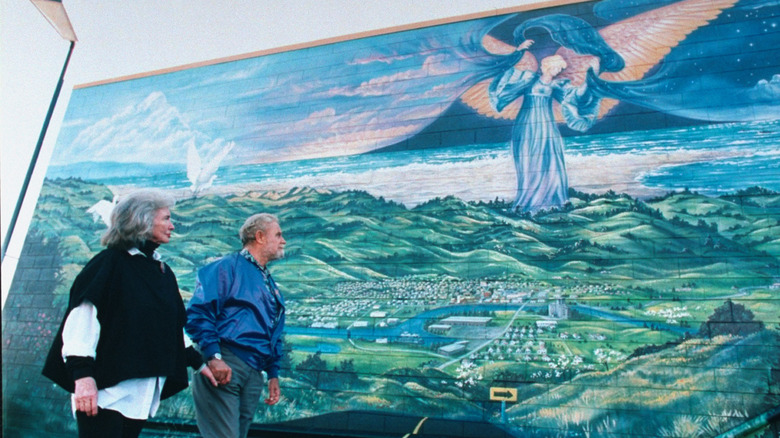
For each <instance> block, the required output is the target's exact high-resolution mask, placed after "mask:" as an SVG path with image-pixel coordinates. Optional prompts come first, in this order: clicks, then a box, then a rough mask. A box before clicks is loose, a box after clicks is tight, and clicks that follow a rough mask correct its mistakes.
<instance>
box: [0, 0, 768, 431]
mask: <svg viewBox="0 0 780 438" xmlns="http://www.w3.org/2000/svg"><path fill="white" fill-rule="evenodd" d="M778 47H780V4H778V2H777V1H773V0H682V1H659V0H652V1H650V0H633V1H624V0H621V1H617V0H603V1H599V2H582V3H575V4H569V5H560V6H556V7H549V8H544V9H535V10H525V9H520V8H518V10H517V11H516V12H507V13H506V14H503V15H498V16H496V15H494V14H490V15H488V14H486V15H485V17H483V18H473V17H471V18H469V19H467V20H451V21H448V22H443V23H439V24H436V25H430V26H424V27H420V28H416V29H411V30H404V31H397V32H392V33H383V34H378V35H374V36H369V37H363V38H359V39H347V40H344V41H339V42H332V43H328V44H321V45H315V46H312V47H307V48H301V49H296V50H290V51H283V52H278V53H269V54H261V55H256V56H255V55H253V56H247V57H244V58H242V59H234V60H227V61H220V62H215V63H213V64H210V65H205V66H198V67H192V68H182V69H177V70H174V71H169V72H164V73H160V74H150V75H148V76H144V77H138V78H132V79H127V80H119V81H112V82H107V83H104V84H98V85H91V86H85V87H81V88H77V89H76V90H74V92H73V94H72V97H71V100H70V103H69V105H68V110H67V114H66V117H65V121H64V123H63V127H62V130H61V132H60V136H59V138H58V141H57V146H56V150H55V151H54V156H53V158H52V162H51V165H50V167H49V170H48V173H47V178H46V181H45V183H44V187H43V190H42V193H41V196H40V199H39V201H38V205H37V209H36V213H35V218H34V221H33V224H32V226H31V228H30V232H29V234H28V237H27V241H26V244H25V250H24V252H23V256H22V260H21V261H20V266H19V269H18V272H17V275H16V278H15V279H14V283H13V286H12V289H11V293H10V295H9V298H8V301H7V304H6V306H5V308H4V309H3V406H4V419H3V429H4V431H5V432H6V433H8V434H9V436H14V434H16V436H57V434H58V433H66V432H67V431H68V430H73V429H74V428H75V424H73V421H72V419H70V417H69V412H68V409H69V407H68V404H67V396H66V394H64V393H63V392H62V391H61V390H58V389H56V388H54V387H52V385H51V384H50V383H49V382H47V381H45V380H44V379H43V378H42V377H40V376H39V373H40V367H41V364H42V361H43V357H44V355H45V350H46V349H47V348H48V345H49V343H50V341H51V336H52V332H53V331H54V330H55V327H56V326H57V324H58V323H59V321H60V319H61V317H62V312H63V311H64V307H65V301H66V299H67V293H68V289H69V287H70V284H71V282H72V280H73V278H74V276H75V274H76V273H77V272H78V271H79V270H80V268H81V266H83V264H84V263H85V262H86V261H87V260H89V258H91V256H92V255H94V254H95V253H96V252H98V251H99V250H100V245H99V239H100V235H101V233H102V231H103V230H104V229H105V221H106V220H107V212H108V211H110V209H111V207H112V206H113V204H114V202H116V199H117V198H118V197H121V196H122V195H123V194H125V193H127V192H128V191H131V190H133V189H136V188H139V187H157V188H161V189H164V190H167V191H170V192H171V193H174V194H175V195H176V197H177V199H178V201H177V205H176V207H175V209H174V211H173V219H174V223H175V225H176V227H177V228H176V231H175V235H174V238H173V239H172V243H171V244H169V245H166V246H165V247H164V248H163V250H164V256H165V258H166V259H167V260H168V262H169V264H170V265H171V266H172V267H173V268H174V269H175V271H176V274H177V276H178V279H179V284H180V287H181V293H182V295H183V297H184V298H185V300H186V299H187V298H189V296H190V294H191V292H192V289H193V287H194V274H195V272H196V270H197V269H198V268H199V267H200V266H203V265H204V264H206V263H207V262H209V261H211V260H213V259H215V258H216V257H220V256H222V255H225V254H227V253H229V252H231V251H234V250H237V249H238V248H239V246H240V243H239V241H238V239H237V229H238V226H239V225H240V223H242V222H243V220H244V219H245V218H246V217H247V216H248V215H250V214H252V213H255V212H259V211H268V212H272V213H275V214H277V215H279V217H280V219H281V222H282V226H283V228H284V230H285V235H286V238H287V241H288V245H287V256H286V258H285V259H284V260H281V261H278V262H276V263H275V264H274V265H272V271H273V272H274V277H275V278H276V279H277V281H278V283H279V284H280V286H281V288H282V290H283V292H284V293H285V296H286V300H287V303H288V327H287V331H286V336H285V346H286V347H285V348H286V351H287V352H288V354H287V357H286V363H285V369H284V370H283V374H282V379H281V382H282V393H283V396H284V400H283V401H282V402H281V403H280V404H279V405H277V406H274V407H265V406H263V407H261V408H260V410H259V411H258V412H257V413H256V422H257V424H258V425H270V424H272V425H275V427H281V428H288V429H289V430H298V429H300V428H303V429H306V430H318V431H328V432H330V433H339V432H344V433H346V432H350V433H360V432H361V431H363V432H365V431H371V432H372V433H386V434H387V435H398V436H402V435H403V434H405V433H408V432H411V429H413V428H414V426H415V425H418V424H422V425H423V430H424V427H429V428H433V427H434V426H433V424H434V420H437V421H439V423H436V424H438V426H436V427H441V428H443V429H442V430H444V431H445V432H442V433H443V434H448V435H450V436H476V435H470V434H469V433H470V432H468V430H467V429H468V428H466V427H465V426H464V425H465V424H478V425H480V424H488V425H491V426H492V427H493V428H488V427H487V426H479V428H480V429H479V430H480V431H481V432H480V435H479V436H524V437H561V436H567V437H569V436H570V437H575V436H576V437H589V436H716V435H719V434H721V433H726V432H729V431H734V430H736V429H735V428H743V429H740V430H750V431H752V432H751V433H755V435H754V436H770V434H771V433H774V432H776V431H777V425H776V418H777V416H778V413H780V411H779V410H778V406H779V405H780V348H778V347H779V345H778V344H780V302H779V301H778V295H779V294H780V50H779V49H778ZM21 394H23V395H24V396H23V397H22V396H20V395H21ZM515 398H516V400H515ZM502 402H503V403H502ZM347 413H349V414H350V415H348V416H347V415H345V414H347ZM331 416H339V417H338V418H339V421H331V420H323V418H330V417H331ZM42 418H44V419H45V420H41V419H42ZM369 419H370V420H369ZM378 419H379V420H378ZM391 419H392V420H391ZM426 419H430V422H429V423H424V421H425V420H426ZM155 420H156V421H159V422H162V423H172V424H192V423H193V422H194V413H193V408H192V403H191V397H190V395H189V393H188V392H184V393H182V394H180V395H178V396H176V397H174V398H173V399H172V400H169V401H166V402H165V404H164V406H163V408H162V412H161V414H160V415H159V416H158V417H157V418H156V419H155ZM409 421H411V425H412V426H411V429H409V430H403V431H402V430H400V427H401V426H400V425H403V424H406V423H407V422H409ZM773 421H774V422H775V425H774V426H773V425H772V423H773ZM426 424H427V425H428V426H426ZM751 427H752V428H751ZM773 427H774V429H772V428H773ZM429 430H433V429H429ZM773 431H774V432H773ZM68 433H72V432H68ZM150 433H152V432H150ZM161 433H162V432H161ZM762 434H765V435H762ZM150 436H151V435H150ZM160 436H164V435H160Z"/></svg>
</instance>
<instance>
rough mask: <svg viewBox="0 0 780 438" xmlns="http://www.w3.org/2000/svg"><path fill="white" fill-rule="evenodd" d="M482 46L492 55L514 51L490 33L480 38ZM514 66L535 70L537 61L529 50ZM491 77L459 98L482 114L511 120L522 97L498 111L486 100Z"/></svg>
mask: <svg viewBox="0 0 780 438" xmlns="http://www.w3.org/2000/svg"><path fill="white" fill-rule="evenodd" d="M482 46H483V47H485V49H486V50H487V51H488V52H490V53H492V54H494V55H509V54H511V53H512V52H514V51H515V47H514V46H513V45H511V44H507V43H505V42H503V41H501V40H499V39H496V38H493V37H492V36H490V35H485V37H484V38H482ZM515 68H516V69H518V70H529V71H536V70H537V69H538V68H539V62H538V61H537V60H536V57H535V56H534V55H533V54H531V52H529V51H526V52H525V53H524V54H523V57H522V58H520V61H518V62H517V64H515ZM492 81H493V79H492V78H491V79H485V80H484V81H481V82H479V83H478V84H477V85H474V86H473V87H471V88H469V89H468V90H467V91H466V92H465V93H463V95H461V97H460V98H461V100H462V101H463V103H465V104H466V105H468V106H470V107H471V108H473V109H475V110H476V111H477V112H478V113H480V114H482V115H483V116H488V117H491V118H494V119H507V120H513V119H514V118H515V117H516V116H517V113H518V112H519V111H520V106H521V105H522V104H523V98H522V97H521V98H519V99H517V100H515V101H514V102H512V103H510V104H509V105H507V106H506V107H505V108H504V109H503V110H502V111H501V112H500V113H499V112H498V111H496V110H495V108H493V106H492V105H490V102H489V101H488V87H490V83H491V82H492Z"/></svg>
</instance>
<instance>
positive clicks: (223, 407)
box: [192, 348, 264, 438]
mask: <svg viewBox="0 0 780 438" xmlns="http://www.w3.org/2000/svg"><path fill="white" fill-rule="evenodd" d="M222 360H224V361H225V362H226V363H227V364H228V365H229V366H230V368H232V369H233V372H232V377H231V379H230V383H228V384H227V385H224V386H222V385H219V386H217V387H214V386H212V385H211V382H209V380H208V379H207V378H205V377H204V376H202V375H201V374H199V373H198V374H195V375H194V376H193V377H192V399H193V401H194V402H195V415H196V417H197V419H198V430H200V434H201V435H203V437H204V438H245V437H246V436H247V433H249V426H250V425H251V424H252V419H253V418H254V415H255V411H256V410H257V406H258V405H259V404H260V397H261V395H262V394H263V383H264V379H263V373H262V371H257V370H255V369H254V368H252V367H250V366H249V365H247V364H246V362H244V361H243V360H241V359H239V358H238V357H236V355H235V354H233V353H232V352H230V350H228V349H227V348H223V349H222Z"/></svg>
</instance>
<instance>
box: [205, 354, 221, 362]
mask: <svg viewBox="0 0 780 438" xmlns="http://www.w3.org/2000/svg"><path fill="white" fill-rule="evenodd" d="M211 359H218V360H222V354H221V353H214V354H213V355H211V357H210V358H209V360H208V362H211Z"/></svg>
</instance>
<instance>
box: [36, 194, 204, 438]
mask: <svg viewBox="0 0 780 438" xmlns="http://www.w3.org/2000/svg"><path fill="white" fill-rule="evenodd" d="M173 204H174V202H173V199H172V198H170V197H168V196H167V195H164V194H163V193H161V192H157V191H142V192H136V193H134V194H131V195H129V196H127V197H126V198H125V199H123V200H122V201H120V202H119V204H117V205H116V207H115V208H114V210H113V212H112V213H111V225H110V226H109V229H108V231H107V232H106V233H105V234H104V235H103V238H102V240H101V243H102V244H103V245H105V246H106V247H107V248H106V249H105V250H103V251H101V252H100V253H98V254H97V255H96V256H95V257H93V258H92V260H90V261H89V262H88V263H87V265H86V266H85V267H84V269H83V270H82V271H81V273H79V275H78V276H77V277H76V279H75V281H74V282H73V286H72V287H71V290H70V301H69V303H68V309H67V313H66V315H65V319H64V321H63V323H62V326H61V328H60V330H59V332H58V334H57V336H56V338H55V340H54V343H53V345H52V347H51V350H50V351H49V356H48V358H47V360H46V364H45V367H44V370H43V374H44V375H45V376H47V377H49V378H50V379H52V380H53V381H54V382H55V383H57V384H58V385H60V386H61V387H63V388H64V389H66V390H67V391H69V392H71V393H73V395H72V397H71V399H72V407H73V410H74V412H75V416H76V420H77V424H78V429H79V436H80V437H120V436H121V437H137V436H138V435H139V434H140V432H141V429H142V428H143V426H144V424H145V422H146V420H147V418H149V417H150V416H153V415H154V414H155V413H156V411H157V408H158V407H159V404H160V400H162V399H165V398H167V397H170V396H172V395H174V394H176V393H177V392H179V391H181V390H182V389H184V388H186V387H187V384H188V378H187V365H190V366H193V368H195V367H200V368H201V372H203V373H204V375H206V377H208V378H209V379H210V380H211V379H213V377H211V373H210V371H209V370H208V368H206V367H202V366H201V365H202V360H201V359H200V354H199V353H198V352H196V351H195V350H194V348H192V347H191V346H190V347H187V348H185V337H184V331H183V328H184V324H185V322H186V314H185V309H184V304H183V303H182V299H181V295H180V293H179V286H178V284H177V282H176V276H175V275H174V274H173V271H172V270H171V268H170V267H168V265H166V264H165V263H164V262H162V261H161V260H160V254H159V253H158V252H157V248H158V247H159V246H160V245H162V244H165V243H168V241H169V240H170V239H171V232H172V231H173V229H174V227H173V224H172V223H171V212H170V208H171V207H172V206H173ZM213 383H214V384H215V385H216V381H214V382H213Z"/></svg>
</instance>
